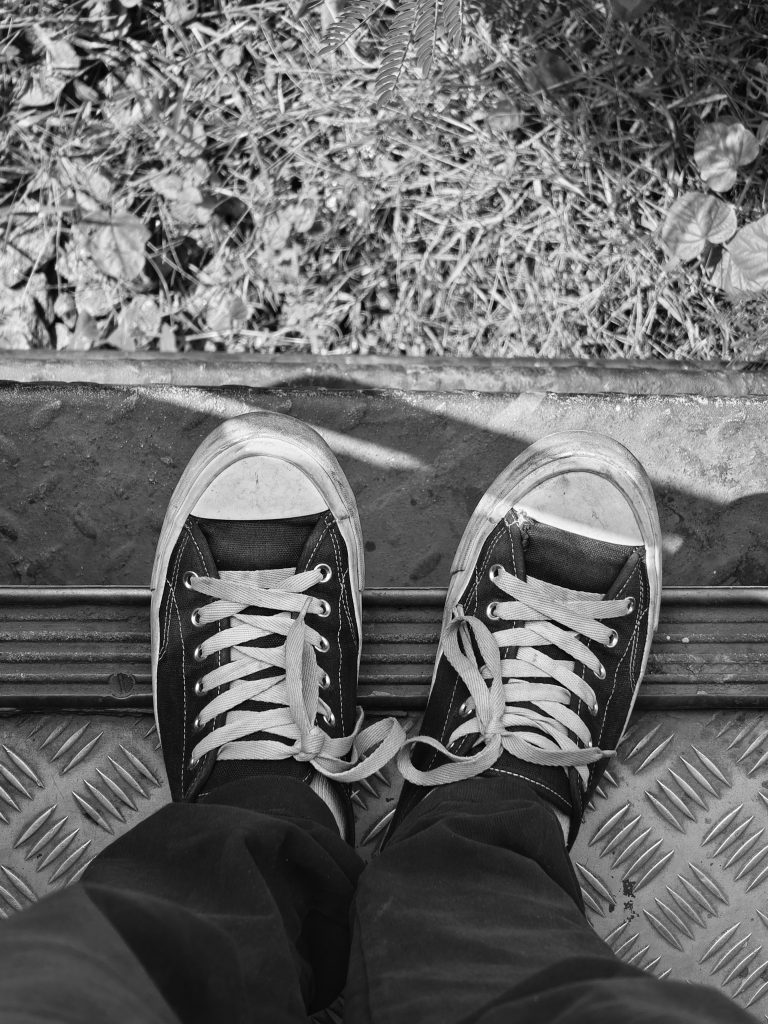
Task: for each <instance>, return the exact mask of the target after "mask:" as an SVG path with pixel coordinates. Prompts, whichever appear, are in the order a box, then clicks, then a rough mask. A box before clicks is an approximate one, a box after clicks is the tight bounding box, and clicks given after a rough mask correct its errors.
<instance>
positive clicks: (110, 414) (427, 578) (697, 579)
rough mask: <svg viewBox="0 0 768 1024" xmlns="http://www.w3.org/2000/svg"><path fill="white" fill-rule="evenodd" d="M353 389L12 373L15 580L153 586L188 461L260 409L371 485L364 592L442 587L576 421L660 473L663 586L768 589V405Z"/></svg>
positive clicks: (4, 433)
mask: <svg viewBox="0 0 768 1024" xmlns="http://www.w3.org/2000/svg"><path fill="white" fill-rule="evenodd" d="M327 383H328V386H329V388H332V387H333V384H334V381H333V380H332V379H329V381H328V382H327ZM344 388H345V390H323V389H321V388H317V386H314V387H313V388H311V389H302V388H301V387H297V386H296V382H295V381H293V382H292V384H291V387H290V388H289V389H284V390H281V389H270V390H269V391H259V390H256V389H250V388H243V387H223V388H216V389H205V388H184V387H173V386H158V387H154V388H135V387H126V388H124V387H117V386H104V385H94V384H83V385H62V384H14V383H3V384H0V465H2V467H3V501H2V506H1V507H0V565H1V566H2V583H4V584H10V583H26V584H36V585H46V584H65V585H74V584H81V585H82V584H86V585H105V584H114V585H136V586H145V585H147V584H148V582H149V576H150V570H151V565H152V559H153V556H154V547H155V543H156V541H157V537H158V534H159V531H160V526H161V523H162V520H163V516H164V514H165V509H166V505H167V502H168V499H169V497H170V494H171V492H172V490H173V488H174V486H175V484H176V482H177V480H178V478H179V476H180V475H181V472H182V471H183V469H184V466H185V465H186V462H187V460H188V459H189V457H190V456H191V455H192V453H193V452H194V450H195V448H196V447H197V445H198V444H199V443H200V442H201V441H202V440H203V438H204V437H205V436H206V435H207V434H208V433H209V431H210V430H212V429H213V428H214V427H215V426H216V424H217V423H219V422H220V421H221V420H223V419H226V418H228V417H230V416H235V415H239V414H242V413H244V412H247V411H249V410H250V409H256V408H262V409H268V410H271V411H275V412H283V413H287V414H290V415H294V416H297V417H299V418H300V419H303V420H304V421H306V422H307V423H309V424H311V425H312V426H314V427H316V428H317V429H318V430H319V431H320V433H321V434H322V435H323V436H324V437H325V438H326V440H328V441H329V443H330V444H331V447H332V448H333V449H334V451H335V452H336V454H337V456H338V457H339V460H340V462H341V464H342V467H343V468H344V470H345V472H346V473H347V476H348V477H349V480H350V483H351V485H352V488H353V490H354V492H355V494H356V496H357V500H358V505H359V508H360V514H361V520H362V524H363V531H364V535H365V539H366V559H367V567H368V578H367V585H368V586H414V587H416V586H420V587H424V586H445V585H446V583H447V576H448V571H449V568H450V564H451V560H452V558H453V553H454V550H455V547H456V544H457V542H458V540H459V538H460V536H461V533H462V532H463V529H464V526H465V523H466V520H467V517H468V516H469V515H470V514H471V512H472V511H473V509H474V507H475V505H476V504H477V501H478V500H479V498H480V496H481V495H482V493H483V492H484V490H485V488H486V487H487V485H488V484H489V483H490V482H491V481H492V480H493V479H494V477H495V476H496V475H497V474H498V473H499V472H500V471H501V470H502V469H503V468H504V467H505V466H506V465H507V464H508V463H509V462H510V461H511V460H512V459H513V458H515V457H516V456H517V455H518V454H519V453H520V452H521V451H522V450H523V449H524V448H525V447H526V446H527V445H528V444H530V443H531V442H532V441H533V440H535V439H536V438H538V437H541V436H544V435H545V434H547V433H551V432H552V431H555V430H562V429H591V430H598V431H601V432H603V433H607V434H610V435H611V436H613V437H615V438H617V440H619V441H621V442H622V443H624V444H626V445H627V447H629V448H630V450H631V451H633V453H634V454H635V455H636V456H637V457H638V458H639V459H640V460H641V461H642V462H643V464H644V465H645V466H646V468H647V470H648V472H649V474H650V476H651V479H652V482H653V484H654V489H655V493H656V498H657V502H658V506H659V514H660V518H661V523H662V529H663V534H664V583H665V585H668V586H683V585H688V586H695V585H724V584H740V585H764V584H766V583H767V582H768V458H766V455H767V454H768V453H766V450H765V448H766V446H765V443H764V441H763V439H764V438H766V437H768V401H767V400H766V399H762V398H749V399H745V398H734V399H712V400H704V399H700V398H683V397H675V396H671V397H670V396H667V397H664V396H643V397H638V396H630V395H591V396H585V395H553V394H544V393H531V394H522V395H486V394H476V393H472V392H464V393H451V394H433V393H428V392H419V393H417V392H410V393H406V392H400V391H394V392H392V391H386V392H384V391H378V392H377V391H367V392H364V391H353V390H349V382H348V381H345V382H344Z"/></svg>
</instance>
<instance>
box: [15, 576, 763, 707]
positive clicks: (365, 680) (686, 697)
mask: <svg viewBox="0 0 768 1024" xmlns="http://www.w3.org/2000/svg"><path fill="white" fill-rule="evenodd" d="M445 593H446V592H445V590H443V589H440V588H430V589H423V590H418V589H405V588H397V589H380V590H368V591H366V592H365V595H364V605H363V607H364V615H365V611H366V609H367V610H368V612H369V617H368V618H369V624H370V623H371V620H372V622H373V626H372V629H373V630H374V632H373V633H371V635H370V638H369V645H368V648H367V649H368V650H369V651H372V652H374V653H372V655H371V658H372V660H371V663H370V664H368V663H364V665H363V666H361V675H360V690H359V701H360V703H361V705H362V706H363V707H365V708H367V709H368V710H370V711H372V712H374V713H376V712H383V711H387V712H390V711H400V712H401V713H402V712H406V711H417V710H421V709H423V708H424V706H425V705H426V699H427V694H428V689H429V682H430V678H431V670H432V669H431V658H429V659H426V660H425V658H424V657H422V654H423V650H422V644H421V642H420V641H419V640H418V638H416V641H414V638H413V637H409V636H407V631H406V635H405V636H403V635H397V634H395V635H392V636H391V641H390V642H391V643H393V644H394V645H395V646H396V647H397V646H398V645H399V646H400V648H401V653H402V657H395V658H392V657H388V656H387V654H386V653H384V655H383V657H382V652H381V651H379V652H378V653H376V652H377V650H378V647H381V644H382V642H384V644H385V646H386V643H387V638H386V637H384V638H382V637H380V636H379V637H376V635H375V626H376V623H377V621H378V620H377V616H378V615H383V616H384V618H383V619H382V621H383V622H387V621H392V620H390V619H389V616H390V615H391V614H392V611H393V610H394V611H395V613H397V612H399V611H403V612H405V613H408V610H409V609H411V610H412V611H413V612H414V613H416V612H417V610H418V609H425V610H428V612H429V615H430V617H431V618H434V619H435V622H436V623H437V625H438V626H439V619H440V611H439V609H440V608H441V607H442V604H443V601H444V599H445ZM149 598H150V590H149V588H146V587H144V588H142V587H128V588H123V587H73V588H68V587H55V586H49V587H26V586H5V587H0V608H2V607H6V608H14V607H18V608H20V609H23V608H30V607H31V608H35V607H39V608H41V609H43V610H45V609H52V610H53V611H55V612H59V611H60V610H62V609H63V610H66V609H67V608H70V609H72V614H73V616H74V618H73V621H76V620H77V616H78V612H77V607H78V606H80V605H82V606H84V607H87V606H89V605H90V608H91V611H93V609H94V608H95V609H96V610H97V615H96V616H93V615H87V616H86V618H87V620H88V621H89V622H91V623H92V622H95V621H99V618H98V609H99V608H101V607H103V608H104V609H105V611H106V608H108V607H109V608H115V607H117V608H119V607H120V606H122V607H123V608H126V609H130V613H129V614H130V621H131V622H132V623H134V626H135V622H136V621H137V620H136V619H135V613H139V614H140V615H141V616H142V619H143V614H144V613H145V612H146V611H148V606H149ZM767 604H768V587H673V588H665V589H664V590H663V593H662V623H663V621H664V619H663V614H664V610H665V609H667V610H668V611H670V612H671V610H672V609H678V610H679V609H682V610H683V612H684V610H685V608H686V607H689V608H693V609H697V614H698V611H699V610H702V609H704V610H706V609H707V608H708V609H723V610H727V609H729V608H744V609H747V612H746V614H747V615H749V611H748V609H749V608H750V607H751V608H752V609H753V615H754V613H755V611H757V610H758V609H759V611H757V615H758V618H757V620H755V621H760V622H762V621H763V618H764V615H765V613H764V612H763V611H762V609H763V608H764V607H765V606H766V605H767ZM377 609H378V610H379V611H378V612H377V611H376V610H377ZM36 614H41V613H36ZM676 614H678V613H676ZM42 615H43V619H41V620H39V621H45V611H43V612H42ZM24 620H25V616H24V615H22V618H21V619H20V620H19V621H20V622H23V621H24ZM13 621H14V620H13V616H12V614H11V618H10V620H9V624H10V623H12V622H13ZM34 621H37V620H34ZM51 621H52V623H53V624H54V625H55V623H56V621H58V620H57V618H56V616H54V617H53V619H52V620H51ZM84 621H85V620H84ZM397 621H399V620H397ZM423 621H425V620H423V619H422V618H421V617H418V618H417V619H414V620H413V622H414V623H418V622H423ZM66 628H67V630H69V631H70V632H71V623H70V622H67V626H66ZM435 628H436V627H435V623H432V622H430V623H429V625H428V626H427V629H428V631H430V630H431V632H432V633H433V634H434V635H433V636H432V637H431V639H430V641H429V642H430V644H431V645H432V646H433V647H434V645H435V643H436V635H437V634H436V633H435ZM667 628H669V627H667ZM11 633H12V630H11ZM7 639H9V640H10V641H11V642H13V637H12V636H11V637H8V638H7ZM139 639H140V638H139ZM666 639H667V640H669V639H670V637H667V638H666ZM46 640H47V638H46V636H37V635H36V636H35V637H34V639H31V640H28V641H20V643H19V644H15V645H14V647H13V648H12V650H11V651H10V652H9V654H10V660H5V659H3V660H2V662H0V708H2V709H5V710H22V709H23V710H29V711H31V710H43V709H50V708H61V707H67V708H78V709H85V708H91V709H99V710H113V711H118V710H119V711H126V710H129V709H135V710H148V709H149V708H150V707H151V679H150V674H149V665H148V659H147V658H146V657H144V652H143V648H142V645H141V643H137V638H136V637H135V636H134V637H131V639H130V642H117V643H115V642H112V641H111V640H106V642H103V643H102V642H101V641H99V640H98V638H97V639H96V640H95V639H94V638H93V637H92V636H86V637H83V638H82V649H80V648H79V647H78V646H77V641H78V635H77V632H76V631H75V632H74V633H71V635H70V634H68V635H67V638H66V640H63V639H57V635H56V634H55V631H54V635H53V636H52V639H51V640H50V641H48V642H46ZM686 640H687V638H684V639H683V640H682V643H686ZM57 642H60V643H61V654H60V655H57V654H56V651H57V650H58V648H56V643H57ZM414 642H416V647H415V648H414V646H413V645H414ZM24 643H26V644H27V645H28V647H25V646H24ZM73 643H74V646H72V644H73ZM377 645H378V646H377ZM731 645H732V644H731V641H730V640H726V641H725V648H723V649H724V650H725V649H726V648H729V647H730V646H731ZM68 647H69V650H68ZM96 648H98V650H97V649H96ZM764 648H765V644H764V643H763V642H760V643H755V644H750V643H747V644H746V645H745V650H746V651H747V652H748V653H749V657H747V658H746V660H744V659H739V660H738V664H737V663H736V662H733V663H731V660H729V659H728V658H727V657H726V658H725V660H724V662H723V665H722V672H721V671H720V670H719V669H718V670H717V671H715V672H714V674H713V673H712V672H711V671H710V672H709V673H708V677H707V673H706V672H705V673H702V672H701V671H700V666H699V665H698V663H697V662H696V658H694V660H693V662H692V663H691V664H690V665H689V666H688V667H686V666H685V665H684V664H683V663H680V666H679V667H680V669H684V670H683V671H680V670H678V667H677V664H676V663H670V665H669V666H665V667H661V669H660V671H659V666H657V671H655V672H654V671H653V670H652V669H651V667H650V666H649V671H648V673H647V675H646V679H645V682H644V686H643V689H642V690H641V694H640V697H639V705H640V707H646V708H667V709H680V708H699V709H701V708H768V664H767V663H766V660H765V651H764ZM753 650H754V654H751V653H750V652H751V651H753ZM414 651H415V652H416V653H415V654H414ZM698 659H699V661H700V660H701V655H700V653H699V655H698ZM369 660H370V659H369ZM427 661H428V662H429V664H428V663H427ZM673 662H674V659H673Z"/></svg>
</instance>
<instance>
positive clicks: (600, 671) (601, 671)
mask: <svg viewBox="0 0 768 1024" xmlns="http://www.w3.org/2000/svg"><path fill="white" fill-rule="evenodd" d="M595 675H596V676H597V678H598V679H605V676H606V672H605V665H598V666H597V668H596V669H595Z"/></svg>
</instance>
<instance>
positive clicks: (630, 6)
mask: <svg viewBox="0 0 768 1024" xmlns="http://www.w3.org/2000/svg"><path fill="white" fill-rule="evenodd" d="M655 2H656V0H610V3H611V7H612V8H613V12H614V14H617V15H618V16H619V17H620V18H622V19H623V20H624V21H633V20H634V19H635V18H639V17H640V15H641V14H645V12H646V11H648V10H650V9H651V7H652V6H653V5H654V3H655Z"/></svg>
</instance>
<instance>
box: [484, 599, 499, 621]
mask: <svg viewBox="0 0 768 1024" xmlns="http://www.w3.org/2000/svg"><path fill="white" fill-rule="evenodd" d="M497 607H498V605H497V603H496V601H491V603H490V604H489V605H488V607H487V608H486V609H485V614H486V616H487V618H489V619H491V621H492V622H496V621H498V618H499V616H498V614H497V611H496V609H497Z"/></svg>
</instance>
